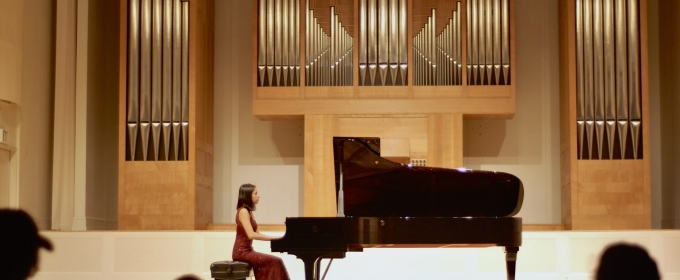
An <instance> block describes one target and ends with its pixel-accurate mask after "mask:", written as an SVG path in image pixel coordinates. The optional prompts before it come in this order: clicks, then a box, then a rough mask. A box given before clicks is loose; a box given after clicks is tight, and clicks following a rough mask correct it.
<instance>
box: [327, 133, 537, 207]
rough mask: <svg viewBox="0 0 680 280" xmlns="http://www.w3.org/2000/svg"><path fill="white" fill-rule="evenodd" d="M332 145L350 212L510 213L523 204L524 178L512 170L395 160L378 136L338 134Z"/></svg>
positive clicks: (338, 178)
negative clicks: (383, 154)
mask: <svg viewBox="0 0 680 280" xmlns="http://www.w3.org/2000/svg"><path fill="white" fill-rule="evenodd" d="M333 149H334V161H335V188H336V193H337V191H338V190H339V188H340V172H339V168H340V166H341V165H340V163H341V162H342V169H343V177H344V180H343V182H344V183H343V190H344V214H345V215H346V216H363V217H376V216H381V217H509V216H514V215H515V214H517V212H519V210H520V208H521V207H522V200H523V198H524V188H523V186H522V181H520V179H519V178H517V177H516V176H514V175H511V174H508V173H503V172H496V171H479V170H469V169H467V170H466V169H447V168H436V167H418V166H410V165H408V164H400V163H396V162H393V161H390V160H388V159H385V158H383V157H381V156H380V139H379V138H375V137H370V138H366V137H334V138H333Z"/></svg>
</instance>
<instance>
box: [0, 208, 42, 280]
mask: <svg viewBox="0 0 680 280" xmlns="http://www.w3.org/2000/svg"><path fill="white" fill-rule="evenodd" d="M40 248H45V249H47V250H50V251H52V243H50V241H49V240H47V239H46V238H44V237H42V236H40V234H38V227H37V226H36V225H35V222H33V219H32V218H31V216H29V215H28V214H27V213H26V212H24V211H23V210H15V209H0V273H1V275H2V276H1V277H0V278H2V279H8V280H23V279H26V278H28V277H29V276H31V275H32V274H33V273H34V272H35V271H36V270H37V264H38V250H39V249H40Z"/></svg>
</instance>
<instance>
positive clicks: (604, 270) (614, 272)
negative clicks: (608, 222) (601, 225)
mask: <svg viewBox="0 0 680 280" xmlns="http://www.w3.org/2000/svg"><path fill="white" fill-rule="evenodd" d="M595 279H596V280H614V279H616V280H628V279H631V280H632V279H635V280H658V279H661V277H660V276H659V270H658V268H657V267H656V262H655V261H654V259H652V258H651V257H650V256H649V254H647V250H645V249H644V248H642V247H640V246H638V245H634V244H628V243H615V244H612V245H610V246H609V247H607V249H605V250H604V252H603V253H602V257H601V259H600V265H599V267H598V268H597V273H596V278H595Z"/></svg>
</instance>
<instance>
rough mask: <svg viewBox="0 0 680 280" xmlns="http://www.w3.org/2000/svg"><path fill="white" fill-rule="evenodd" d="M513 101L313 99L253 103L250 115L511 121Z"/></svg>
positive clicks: (498, 99) (267, 117) (480, 99)
mask: <svg viewBox="0 0 680 280" xmlns="http://www.w3.org/2000/svg"><path fill="white" fill-rule="evenodd" d="M515 108H516V105H515V99H514V98H465V99H455V98H447V99H414V100H408V99H391V100H385V99H381V100H374V99H314V100H286V101H282V100H253V114H254V115H256V116H257V117H258V118H259V119H261V120H273V119H279V118H283V119H286V118H291V117H295V116H300V114H305V115H319V114H329V115H357V114H385V115H390V114H433V113H435V114H463V115H465V117H473V118H512V116H514V114H515Z"/></svg>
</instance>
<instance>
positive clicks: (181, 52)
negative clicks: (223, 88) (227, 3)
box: [118, 0, 215, 230]
mask: <svg viewBox="0 0 680 280" xmlns="http://www.w3.org/2000/svg"><path fill="white" fill-rule="evenodd" d="M120 4H121V28H120V30H121V34H120V49H121V50H125V51H122V52H121V55H120V101H119V124H120V126H119V149H118V158H119V167H118V170H119V171H118V172H119V175H118V186H119V187H118V229H120V230H194V229H206V228H207V226H208V223H212V220H213V171H212V169H213V38H214V25H215V24H214V10H215V8H214V7H215V3H214V0H191V1H189V0H120Z"/></svg>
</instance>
